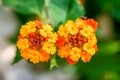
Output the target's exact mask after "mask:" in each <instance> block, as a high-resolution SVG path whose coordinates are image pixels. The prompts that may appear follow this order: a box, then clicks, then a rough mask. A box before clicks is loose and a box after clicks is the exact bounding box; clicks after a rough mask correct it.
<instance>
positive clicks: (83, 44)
mask: <svg viewBox="0 0 120 80" xmlns="http://www.w3.org/2000/svg"><path fill="white" fill-rule="evenodd" d="M97 26H98V24H97V22H96V21H94V20H93V19H83V18H78V19H76V20H75V22H74V21H71V20H68V21H67V22H66V23H65V24H64V25H62V26H60V27H59V29H58V40H57V41H56V45H57V47H58V56H59V57H61V58H66V60H67V62H68V63H69V64H71V65H73V64H75V63H77V62H78V61H79V59H80V58H81V60H82V61H84V62H89V61H90V59H91V57H92V55H94V54H95V52H96V51H97V50H98V49H97V39H96V36H95V32H96V29H97Z"/></svg>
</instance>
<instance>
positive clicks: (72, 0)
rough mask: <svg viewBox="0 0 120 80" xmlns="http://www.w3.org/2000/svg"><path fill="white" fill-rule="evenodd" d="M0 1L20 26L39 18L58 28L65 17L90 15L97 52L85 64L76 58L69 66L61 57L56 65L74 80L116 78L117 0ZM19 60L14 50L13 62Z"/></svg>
mask: <svg viewBox="0 0 120 80" xmlns="http://www.w3.org/2000/svg"><path fill="white" fill-rule="evenodd" d="M2 4H3V6H4V7H10V8H12V10H13V11H14V13H15V14H16V15H17V18H18V19H19V21H20V25H22V24H25V23H26V22H27V21H29V20H35V19H40V20H42V21H43V22H44V23H50V24H51V25H53V26H55V27H58V26H59V25H60V24H61V23H65V22H66V20H69V19H71V20H75V19H76V18H78V17H81V16H87V17H88V18H94V19H95V20H96V21H98V24H99V27H98V30H97V32H96V35H97V39H98V49H99V50H98V52H97V53H96V54H95V55H94V56H93V57H92V59H91V61H90V62H89V63H83V62H82V61H80V62H79V63H77V64H75V65H73V66H70V65H68V64H66V63H64V61H62V60H61V61H59V66H60V68H62V67H63V65H64V66H66V67H65V70H67V71H68V73H69V74H73V75H74V77H75V78H76V80H120V0H2ZM20 25H18V26H16V27H19V28H20ZM18 35H19V29H18V30H16V33H15V34H14V36H12V38H11V39H10V40H11V42H12V43H14V44H15V43H16V41H17V36H18ZM20 59H21V57H20V56H19V51H17V52H16V58H15V61H14V62H15V63H17V62H18V61H19V60H20ZM44 66H48V64H47V65H46V64H44ZM45 69H46V70H48V71H49V69H48V68H45Z"/></svg>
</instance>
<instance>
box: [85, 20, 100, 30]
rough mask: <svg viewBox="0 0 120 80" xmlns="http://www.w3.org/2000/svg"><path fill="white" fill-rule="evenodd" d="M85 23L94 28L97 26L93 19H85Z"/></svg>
mask: <svg viewBox="0 0 120 80" xmlns="http://www.w3.org/2000/svg"><path fill="white" fill-rule="evenodd" d="M86 23H87V25H90V26H92V27H93V29H94V30H96V29H97V27H98V23H97V22H96V21H94V19H88V20H87V21H86Z"/></svg>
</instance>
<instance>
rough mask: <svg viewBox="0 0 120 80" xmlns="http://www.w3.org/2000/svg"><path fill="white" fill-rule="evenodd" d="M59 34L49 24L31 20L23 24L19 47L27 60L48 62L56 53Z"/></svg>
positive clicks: (18, 42)
mask: <svg viewBox="0 0 120 80" xmlns="http://www.w3.org/2000/svg"><path fill="white" fill-rule="evenodd" d="M57 36H58V35H57V34H56V33H55V32H54V31H53V28H52V27H51V26H50V25H49V24H45V25H44V24H42V22H41V21H37V20H36V21H30V22H28V23H26V24H25V25H22V26H21V29H20V36H19V37H18V41H17V47H18V49H19V50H20V52H21V56H22V57H23V58H24V59H25V60H29V61H30V62H33V63H39V62H48V61H49V59H50V57H51V55H53V54H55V53H56V46H55V43H56V40H57Z"/></svg>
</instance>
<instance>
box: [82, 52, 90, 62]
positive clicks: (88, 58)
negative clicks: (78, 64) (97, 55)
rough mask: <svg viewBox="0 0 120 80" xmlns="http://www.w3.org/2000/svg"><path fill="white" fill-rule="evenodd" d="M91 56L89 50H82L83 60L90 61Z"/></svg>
mask: <svg viewBox="0 0 120 80" xmlns="http://www.w3.org/2000/svg"><path fill="white" fill-rule="evenodd" d="M91 57H92V55H91V54H88V53H87V52H81V60H82V61H83V62H89V61H90V59H91Z"/></svg>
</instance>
